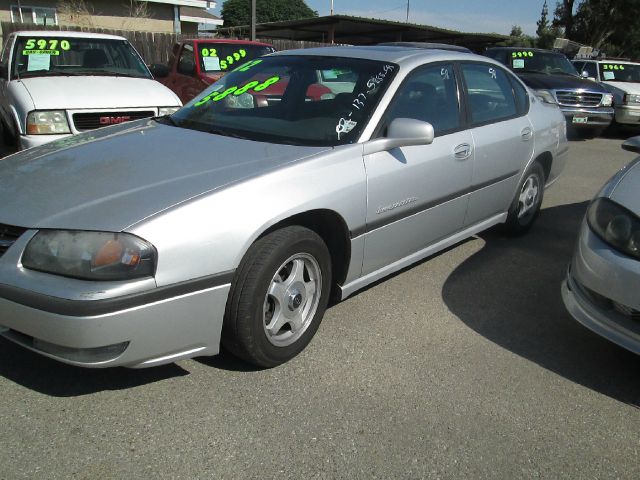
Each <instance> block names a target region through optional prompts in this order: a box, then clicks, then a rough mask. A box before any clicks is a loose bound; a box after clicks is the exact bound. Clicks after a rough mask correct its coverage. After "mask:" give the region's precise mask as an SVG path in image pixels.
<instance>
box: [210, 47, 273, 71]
mask: <svg viewBox="0 0 640 480" xmlns="http://www.w3.org/2000/svg"><path fill="white" fill-rule="evenodd" d="M198 51H199V52H200V70H201V71H202V72H205V73H218V72H226V71H227V70H233V69H234V68H236V67H237V66H238V65H241V64H243V63H246V62H248V61H249V60H253V59H254V58H258V57H261V56H262V55H267V54H268V53H272V52H275V48H273V47H268V46H262V45H251V44H244V43H220V42H216V43H214V42H211V43H202V42H198Z"/></svg>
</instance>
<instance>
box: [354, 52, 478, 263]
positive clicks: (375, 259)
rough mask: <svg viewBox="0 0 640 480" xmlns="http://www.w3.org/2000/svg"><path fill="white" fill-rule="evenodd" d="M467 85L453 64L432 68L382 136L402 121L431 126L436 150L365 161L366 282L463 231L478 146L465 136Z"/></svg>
mask: <svg viewBox="0 0 640 480" xmlns="http://www.w3.org/2000/svg"><path fill="white" fill-rule="evenodd" d="M459 94H460V90H459V84H458V78H457V76H456V73H455V68H454V67H453V65H452V64H450V63H442V64H431V65H429V66H424V67H421V68H419V69H417V70H415V71H414V72H412V73H410V74H409V75H408V76H407V78H406V79H405V80H404V81H403V83H402V84H401V86H400V87H399V89H398V91H397V92H396V94H395V96H394V98H393V100H392V101H391V103H390V104H389V106H388V108H387V111H386V112H385V114H384V116H383V118H382V121H381V124H380V125H379V127H378V129H377V136H384V133H385V129H386V127H387V126H388V125H389V123H390V122H391V121H392V120H393V119H394V118H414V119H418V120H423V121H427V122H430V123H431V124H432V125H433V127H434V131H435V139H434V141H433V143H432V144H430V145H420V146H409V147H402V148H395V149H392V150H390V151H385V152H379V153H375V154H372V155H367V156H365V157H364V162H365V168H366V173H367V182H368V185H367V195H368V204H367V219H366V222H367V233H366V237H365V253H364V262H363V274H364V275H366V274H368V273H371V272H374V271H376V270H378V269H380V268H382V267H384V266H386V265H389V264H391V263H393V262H396V261H398V260H400V259H403V258H405V257H408V256H410V255H412V254H413V253H416V252H418V251H420V250H422V249H424V248H426V247H427V246H429V245H431V244H433V243H435V242H437V241H438V240H440V239H442V238H444V237H447V236H449V235H451V234H452V233H454V232H456V231H459V230H460V229H461V228H462V225H463V222H464V216H465V212H466V209H467V200H468V188H469V185H470V183H471V178H472V173H473V139H472V137H471V133H470V132H469V131H467V130H464V128H463V121H462V117H461V114H460V101H459Z"/></svg>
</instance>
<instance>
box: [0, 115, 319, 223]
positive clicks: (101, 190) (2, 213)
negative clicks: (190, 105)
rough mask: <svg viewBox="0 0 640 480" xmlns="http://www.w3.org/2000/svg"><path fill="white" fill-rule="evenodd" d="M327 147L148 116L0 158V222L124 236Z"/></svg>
mask: <svg viewBox="0 0 640 480" xmlns="http://www.w3.org/2000/svg"><path fill="white" fill-rule="evenodd" d="M325 150H331V147H301V146H294V145H279V144H272V143H263V142H255V141H251V140H244V139H239V138H232V137H227V136H221V135H216V134H210V133H204V132H199V131H194V130H188V129H184V128H178V127H173V126H169V125H165V124H162V123H159V122H158V121H156V120H151V119H146V120H139V121H135V122H130V123H128V124H123V125H117V126H113V127H106V128H101V129H98V130H94V131H92V132H87V133H84V134H81V135H74V136H70V137H66V138H63V139H61V140H57V141H54V142H51V143H48V144H46V145H43V146H40V147H36V148H31V149H29V150H25V151H23V152H20V153H17V154H14V155H11V156H9V157H6V158H5V159H4V160H1V161H0V205H2V208H0V224H5V225H14V226H18V227H25V228H58V229H78V230H104V231H122V230H124V229H126V228H127V227H129V226H131V225H133V224H135V223H138V222H140V221H141V220H143V219H145V218H148V217H149V216H152V215H154V214H156V213H158V212H161V211H164V210H166V209H168V208H171V207H173V206H175V205H178V204H180V203H182V202H184V201H187V200H189V199H193V198H194V197H197V196H198V195H201V194H205V193H211V192H214V191H215V190H217V189H220V188H224V187H225V186H229V185H231V184H234V183H236V182H240V181H243V180H246V179H248V178H252V177H256V176H260V175H263V174H266V173H268V172H270V171H273V170H275V169H277V168H279V167H282V166H284V165H286V164H289V163H292V162H295V161H298V160H301V159H304V158H307V157H309V156H311V155H316V154H318V153H321V152H323V151H325ZM256 201H258V200H256Z"/></svg>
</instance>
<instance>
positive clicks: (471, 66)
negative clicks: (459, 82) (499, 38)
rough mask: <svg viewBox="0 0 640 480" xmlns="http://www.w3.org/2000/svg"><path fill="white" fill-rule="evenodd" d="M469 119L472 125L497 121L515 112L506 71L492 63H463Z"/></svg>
mask: <svg viewBox="0 0 640 480" xmlns="http://www.w3.org/2000/svg"><path fill="white" fill-rule="evenodd" d="M461 68H462V72H463V74H464V79H465V86H466V97H467V103H468V111H469V117H470V118H469V120H470V122H471V123H472V124H475V125H477V124H484V123H491V122H499V121H501V120H505V119H507V118H511V117H515V116H516V115H517V114H518V108H517V107H516V100H515V98H514V94H513V88H512V85H511V82H510V81H509V78H508V77H507V73H506V72H504V71H503V70H502V69H501V68H499V67H497V66H496V65H490V64H480V63H463V64H462V65H461Z"/></svg>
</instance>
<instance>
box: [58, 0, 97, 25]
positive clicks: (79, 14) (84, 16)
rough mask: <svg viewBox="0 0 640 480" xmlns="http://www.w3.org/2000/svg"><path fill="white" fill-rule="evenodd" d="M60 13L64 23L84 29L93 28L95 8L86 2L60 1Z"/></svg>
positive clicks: (81, 0) (77, 0)
mask: <svg viewBox="0 0 640 480" xmlns="http://www.w3.org/2000/svg"><path fill="white" fill-rule="evenodd" d="M58 12H59V13H60V15H61V17H62V18H63V19H64V21H66V22H68V23H72V24H75V25H80V26H82V27H93V18H92V17H93V13H94V12H93V7H90V6H88V5H87V4H86V3H85V2H84V0H60V1H59V2H58Z"/></svg>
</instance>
